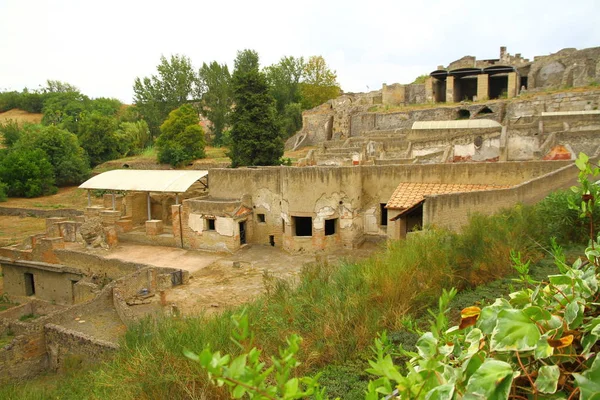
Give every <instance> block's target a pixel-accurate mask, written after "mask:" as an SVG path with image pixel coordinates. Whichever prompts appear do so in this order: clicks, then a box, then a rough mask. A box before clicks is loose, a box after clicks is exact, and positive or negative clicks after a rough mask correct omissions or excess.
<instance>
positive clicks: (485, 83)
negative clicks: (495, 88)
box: [477, 74, 490, 100]
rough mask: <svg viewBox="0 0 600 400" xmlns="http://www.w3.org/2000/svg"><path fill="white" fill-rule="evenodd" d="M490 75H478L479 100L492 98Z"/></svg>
mask: <svg viewBox="0 0 600 400" xmlns="http://www.w3.org/2000/svg"><path fill="white" fill-rule="evenodd" d="M489 81H490V76H489V75H488V74H479V75H477V100H488V99H489V98H490V86H489Z"/></svg>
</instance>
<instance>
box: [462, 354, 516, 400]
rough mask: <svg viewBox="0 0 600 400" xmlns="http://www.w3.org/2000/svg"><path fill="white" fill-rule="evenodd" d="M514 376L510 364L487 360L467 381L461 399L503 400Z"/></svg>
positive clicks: (506, 396) (508, 391)
mask: <svg viewBox="0 0 600 400" xmlns="http://www.w3.org/2000/svg"><path fill="white" fill-rule="evenodd" d="M514 374H515V373H514V372H513V370H512V368H511V366H510V364H508V363H505V362H504V361H498V360H494V359H487V360H485V362H484V363H483V364H482V365H481V367H479V369H478V370H477V371H475V373H474V374H473V375H472V376H471V378H470V379H469V382H468V383H467V390H466V393H465V395H464V397H463V399H464V400H474V399H488V400H500V399H502V400H505V399H507V398H508V395H509V393H510V387H511V384H512V381H513V377H514V376H515V375H514Z"/></svg>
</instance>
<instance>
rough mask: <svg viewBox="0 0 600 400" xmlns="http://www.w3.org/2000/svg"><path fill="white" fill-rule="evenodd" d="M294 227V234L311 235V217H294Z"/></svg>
mask: <svg viewBox="0 0 600 400" xmlns="http://www.w3.org/2000/svg"><path fill="white" fill-rule="evenodd" d="M294 229H295V231H294V233H295V234H296V236H312V218H311V217H294Z"/></svg>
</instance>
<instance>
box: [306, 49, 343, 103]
mask: <svg viewBox="0 0 600 400" xmlns="http://www.w3.org/2000/svg"><path fill="white" fill-rule="evenodd" d="M336 79H337V75H336V73H335V71H332V70H330V69H329V67H328V66H327V63H326V62H325V59H324V58H323V57H321V56H312V57H310V58H309V59H308V62H307V63H306V64H305V65H304V75H303V81H302V84H301V85H300V90H301V94H302V108H304V109H305V110H306V109H310V108H313V107H316V106H318V105H320V104H323V103H325V102H326V101H327V100H329V99H334V98H336V97H338V96H339V95H340V93H341V89H340V85H339V84H338V83H337V81H336Z"/></svg>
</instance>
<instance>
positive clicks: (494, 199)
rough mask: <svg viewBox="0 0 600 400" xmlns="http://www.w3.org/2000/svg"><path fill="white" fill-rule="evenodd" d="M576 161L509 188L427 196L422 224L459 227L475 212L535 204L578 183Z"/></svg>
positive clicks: (487, 212) (451, 227) (482, 212)
mask: <svg viewBox="0 0 600 400" xmlns="http://www.w3.org/2000/svg"><path fill="white" fill-rule="evenodd" d="M578 171H579V170H578V169H577V167H576V166H575V165H574V164H570V165H568V166H565V167H562V168H560V169H558V170H556V171H553V172H550V173H548V174H546V175H543V176H541V177H539V178H535V179H532V180H529V181H527V182H524V183H522V184H520V185H517V186H514V187H512V188H509V189H498V190H487V191H481V192H470V193H451V194H443V195H436V196H427V197H426V198H425V203H424V205H423V225H425V226H427V225H435V226H443V227H447V228H450V229H453V230H458V229H459V228H460V227H461V226H463V225H466V224H467V223H468V221H469V217H470V216H471V215H473V214H475V213H481V214H493V213H495V212H497V211H499V210H501V209H503V208H508V207H511V206H513V205H515V204H517V203H524V204H533V203H535V202H538V201H540V200H542V199H543V198H544V197H545V196H547V195H548V194H550V193H551V192H553V191H555V190H559V189H567V188H569V187H570V186H572V185H574V184H576V183H577V173H578Z"/></svg>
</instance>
